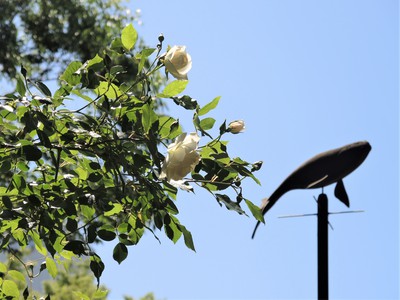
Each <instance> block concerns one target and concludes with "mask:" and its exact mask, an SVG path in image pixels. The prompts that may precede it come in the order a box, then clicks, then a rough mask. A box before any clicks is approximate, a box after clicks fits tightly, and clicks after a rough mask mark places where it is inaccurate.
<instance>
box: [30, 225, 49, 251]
mask: <svg viewBox="0 0 400 300" xmlns="http://www.w3.org/2000/svg"><path fill="white" fill-rule="evenodd" d="M29 235H30V236H31V237H32V240H33V242H34V243H35V248H36V250H37V251H38V252H39V253H40V254H42V255H43V256H46V255H47V250H46V247H44V246H43V243H42V240H41V239H40V236H39V234H38V233H37V232H36V231H34V230H31V231H29Z"/></svg>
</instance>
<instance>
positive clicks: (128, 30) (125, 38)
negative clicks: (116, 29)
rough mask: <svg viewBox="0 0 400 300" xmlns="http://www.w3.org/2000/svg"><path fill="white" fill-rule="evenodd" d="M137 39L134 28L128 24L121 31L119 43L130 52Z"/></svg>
mask: <svg viewBox="0 0 400 300" xmlns="http://www.w3.org/2000/svg"><path fill="white" fill-rule="evenodd" d="M137 39H138V34H137V32H136V30H135V28H133V25H132V24H129V25H127V26H126V27H125V28H124V29H122V33H121V42H122V45H123V46H124V48H125V49H126V50H128V51H129V50H131V49H132V48H133V46H135V44H136V41H137Z"/></svg>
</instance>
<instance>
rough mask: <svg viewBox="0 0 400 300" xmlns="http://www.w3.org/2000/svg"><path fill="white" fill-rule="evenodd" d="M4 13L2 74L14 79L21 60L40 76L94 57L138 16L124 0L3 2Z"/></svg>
mask: <svg viewBox="0 0 400 300" xmlns="http://www.w3.org/2000/svg"><path fill="white" fill-rule="evenodd" d="M0 11H1V15H0V37H1V41H2V46H1V47H0V70H1V74H2V76H6V77H11V78H14V77H15V75H16V73H17V71H18V69H19V66H20V65H21V64H23V65H24V66H25V68H26V69H28V71H30V72H31V75H32V77H34V78H41V79H42V80H43V78H44V77H45V76H48V75H49V74H50V73H53V74H54V68H56V69H58V71H61V70H62V69H63V68H64V67H65V66H67V65H68V63H69V62H70V61H71V60H72V59H77V60H79V61H86V60H89V59H91V58H92V57H93V56H94V55H95V54H96V53H97V52H98V51H99V50H101V49H104V48H105V47H106V46H107V45H108V43H109V42H110V41H111V40H112V39H113V38H114V37H115V36H116V35H118V34H119V31H120V29H121V28H123V26H124V25H125V24H127V23H129V22H132V21H133V20H134V17H135V16H133V15H131V14H130V11H129V10H127V9H125V8H124V6H123V5H122V4H121V0H106V1H104V0H90V1H79V0H69V1H64V0H53V1H48V0H33V1H32V0H15V1H0Z"/></svg>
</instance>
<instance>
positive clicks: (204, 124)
mask: <svg viewBox="0 0 400 300" xmlns="http://www.w3.org/2000/svg"><path fill="white" fill-rule="evenodd" d="M214 124H215V119H213V118H205V119H203V120H201V121H200V127H201V128H202V129H203V130H210V129H211V128H213V126H214Z"/></svg>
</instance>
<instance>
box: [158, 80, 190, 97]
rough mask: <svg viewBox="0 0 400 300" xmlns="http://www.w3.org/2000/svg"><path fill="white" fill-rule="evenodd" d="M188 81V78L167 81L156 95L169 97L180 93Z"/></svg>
mask: <svg viewBox="0 0 400 300" xmlns="http://www.w3.org/2000/svg"><path fill="white" fill-rule="evenodd" d="M188 83H189V81H188V80H175V81H172V82H171V83H169V84H168V85H167V86H166V87H165V88H164V90H163V91H162V92H161V93H160V94H158V95H157V97H159V98H170V97H174V96H176V95H178V94H180V93H182V92H183V91H184V90H185V88H186V86H187V84H188Z"/></svg>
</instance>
